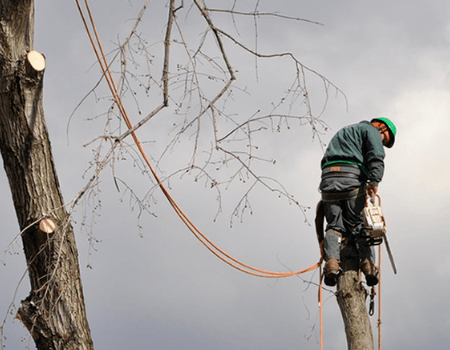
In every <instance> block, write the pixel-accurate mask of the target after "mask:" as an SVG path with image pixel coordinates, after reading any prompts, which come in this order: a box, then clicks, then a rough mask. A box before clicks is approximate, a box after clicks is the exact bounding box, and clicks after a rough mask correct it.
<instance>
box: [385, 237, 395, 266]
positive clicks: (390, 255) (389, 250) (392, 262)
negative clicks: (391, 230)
mask: <svg viewBox="0 0 450 350" xmlns="http://www.w3.org/2000/svg"><path fill="white" fill-rule="evenodd" d="M383 238H384V243H385V244H386V251H387V253H388V256H389V260H390V262H391V266H392V270H394V273H395V274H397V268H396V267H395V262H394V257H393V256H392V252H391V247H389V243H388V240H387V237H386V234H384V237H383Z"/></svg>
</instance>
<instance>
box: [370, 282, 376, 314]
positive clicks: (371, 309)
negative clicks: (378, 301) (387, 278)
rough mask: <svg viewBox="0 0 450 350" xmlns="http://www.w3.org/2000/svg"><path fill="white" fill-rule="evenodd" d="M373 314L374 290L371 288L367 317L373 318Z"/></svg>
mask: <svg viewBox="0 0 450 350" xmlns="http://www.w3.org/2000/svg"><path fill="white" fill-rule="evenodd" d="M374 313H375V288H374V287H372V291H371V292H370V303H369V316H373V314H374Z"/></svg>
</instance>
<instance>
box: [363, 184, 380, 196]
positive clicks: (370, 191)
mask: <svg viewBox="0 0 450 350" xmlns="http://www.w3.org/2000/svg"><path fill="white" fill-rule="evenodd" d="M377 191H378V186H375V185H368V186H367V190H366V192H367V194H368V195H369V197H373V196H375V195H376V194H377Z"/></svg>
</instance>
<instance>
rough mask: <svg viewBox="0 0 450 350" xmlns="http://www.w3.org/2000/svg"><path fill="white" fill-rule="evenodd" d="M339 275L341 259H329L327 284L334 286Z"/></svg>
mask: <svg viewBox="0 0 450 350" xmlns="http://www.w3.org/2000/svg"><path fill="white" fill-rule="evenodd" d="M338 275H339V261H338V260H337V259H329V260H328V261H327V262H326V264H325V284H326V285H327V286H330V287H333V286H335V285H336V283H337V276H338Z"/></svg>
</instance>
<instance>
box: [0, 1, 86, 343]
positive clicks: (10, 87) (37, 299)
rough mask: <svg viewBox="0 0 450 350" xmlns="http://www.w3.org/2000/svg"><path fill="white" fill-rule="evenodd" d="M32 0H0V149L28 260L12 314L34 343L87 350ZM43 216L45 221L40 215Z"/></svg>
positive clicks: (72, 242)
mask: <svg viewBox="0 0 450 350" xmlns="http://www.w3.org/2000/svg"><path fill="white" fill-rule="evenodd" d="M33 33H34V1H32V0H2V1H1V2H0V151H1V154H2V157H3V162H4V168H5V171H6V174H7V176H8V180H9V184H10V188H11V193H12V198H13V202H14V206H15V210H16V215H17V219H18V223H19V227H20V230H21V231H22V235H21V236H22V242H23V247H24V252H25V257H26V260H27V266H28V273H29V277H30V283H31V292H30V295H29V296H28V297H27V298H26V299H25V300H24V301H22V303H21V305H20V307H19V310H18V314H17V318H19V319H20V320H21V321H22V322H23V324H24V325H25V326H26V327H27V328H28V330H29V331H30V333H31V335H32V337H33V339H34V341H35V343H36V347H37V349H39V350H41V349H42V350H43V349H46V350H49V349H77V350H78V349H86V350H87V349H93V344H92V340H91V335H90V329H89V325H88V322H87V318H86V312H85V305H84V297H83V291H82V285H81V280H80V271H79V265H78V253H77V249H76V244H75V236H74V234H73V229H72V226H71V223H70V217H69V215H68V213H67V211H66V210H65V207H64V206H63V205H64V201H63V198H62V194H61V191H60V187H59V182H58V178H57V175H56V171H55V166H54V162H53V156H52V151H51V146H50V140H49V136H48V132H47V127H46V124H45V119H44V111H43V107H42V89H43V75H44V68H45V64H44V63H45V59H44V57H43V56H40V54H39V53H37V52H35V51H34V52H32V54H31V55H27V54H28V53H30V51H31V50H32V46H33ZM42 220H44V221H42Z"/></svg>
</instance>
